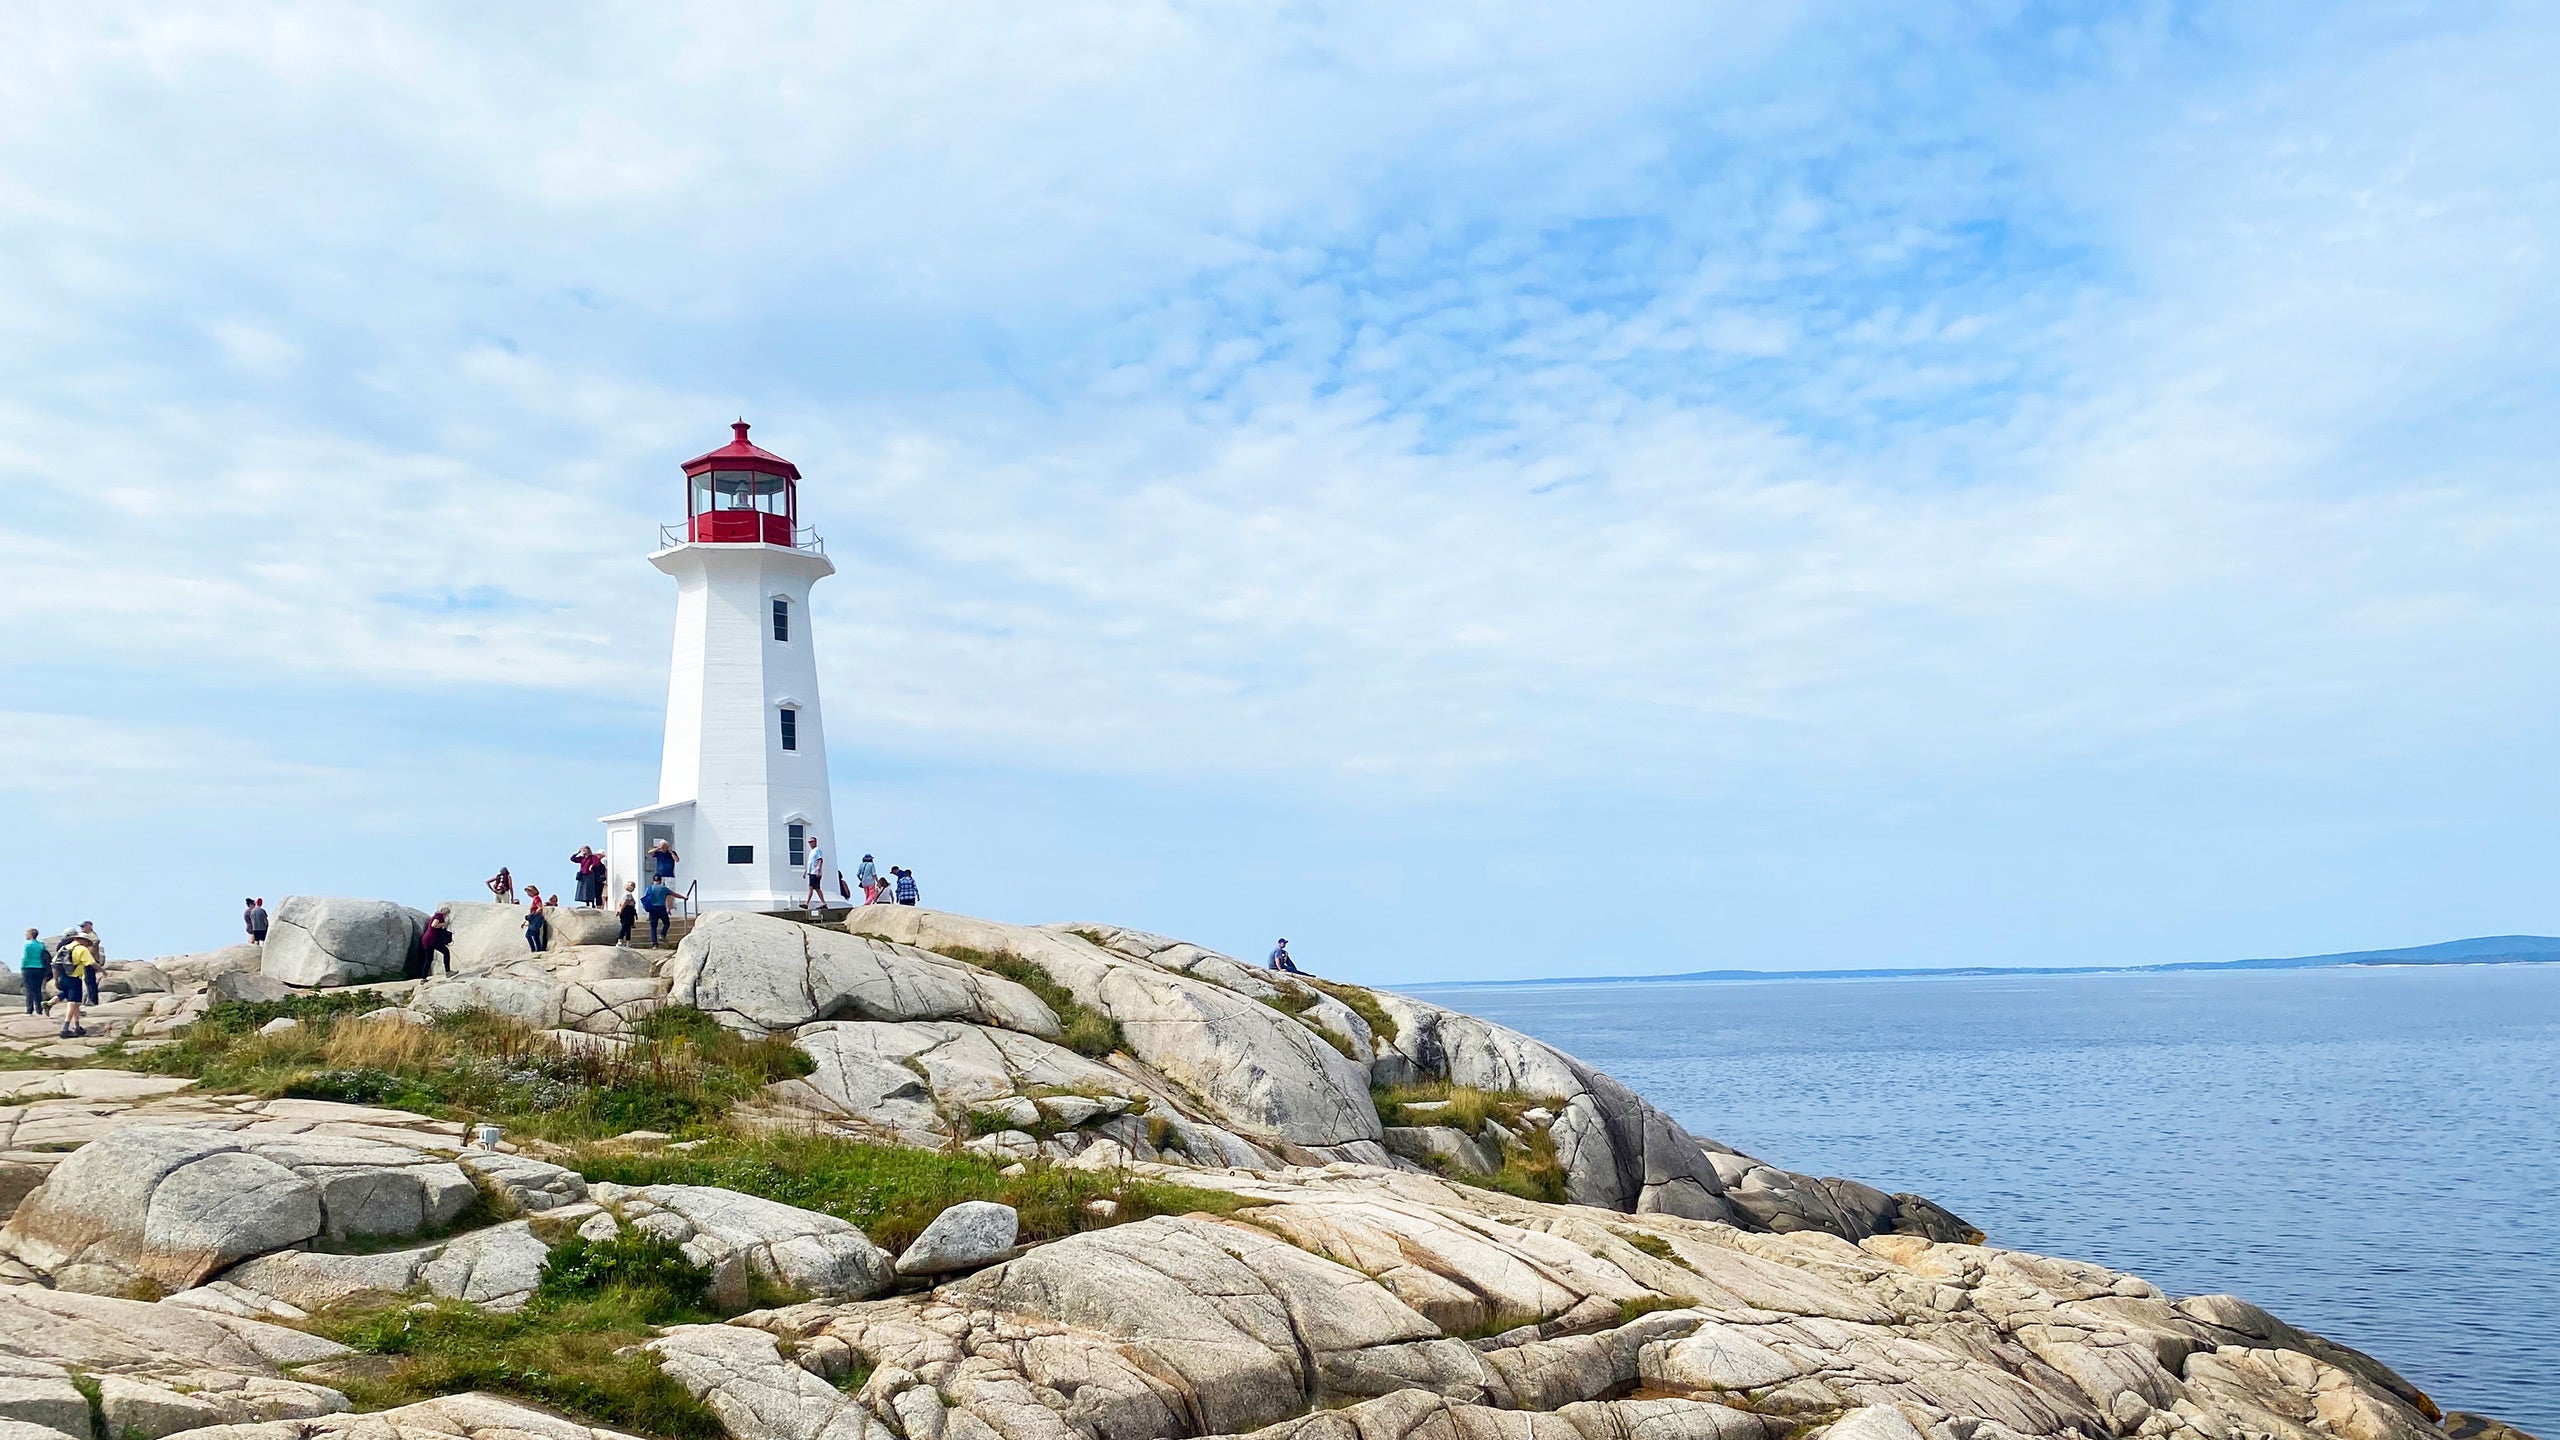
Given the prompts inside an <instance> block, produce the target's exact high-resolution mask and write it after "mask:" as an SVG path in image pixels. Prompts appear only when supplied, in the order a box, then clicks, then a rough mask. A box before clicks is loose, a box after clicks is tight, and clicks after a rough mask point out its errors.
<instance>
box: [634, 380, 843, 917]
mask: <svg viewBox="0 0 2560 1440" xmlns="http://www.w3.org/2000/svg"><path fill="white" fill-rule="evenodd" d="M730 428H731V429H732V430H733V431H734V432H735V436H734V438H733V439H731V440H730V442H729V443H728V444H726V445H723V446H721V447H720V448H719V449H717V450H714V451H712V452H710V453H709V454H707V455H702V456H698V457H696V458H694V459H692V460H688V461H686V462H685V464H684V474H685V521H684V528H683V529H682V530H681V531H678V530H676V529H675V528H674V527H672V526H670V527H665V528H663V529H661V530H660V532H659V539H660V541H661V542H662V548H660V549H659V550H658V552H657V553H655V554H653V555H651V556H650V557H649V563H650V564H652V565H655V566H657V567H658V568H659V569H661V570H664V571H665V572H667V573H668V574H669V575H672V576H674V577H675V580H676V638H675V658H674V663H673V664H672V665H671V666H670V667H669V671H668V675H667V740H666V750H665V752H664V755H663V757H662V759H661V760H660V762H659V766H658V803H656V804H655V805H648V806H644V807H642V808H640V809H637V810H626V811H624V812H622V813H621V814H619V815H608V816H606V817H604V826H605V860H606V864H607V866H608V869H609V871H610V874H611V876H612V885H613V894H614V895H615V896H617V897H618V896H619V895H620V894H621V892H622V883H623V882H624V881H625V880H638V881H639V882H640V883H641V884H643V885H646V884H647V883H648V880H647V878H646V877H647V873H648V867H647V863H646V860H645V856H646V854H647V852H648V851H649V850H650V849H651V848H653V846H654V845H655V843H656V842H657V841H659V840H664V841H666V842H667V843H668V845H669V846H670V847H671V848H672V849H673V850H674V851H675V852H676V855H677V857H678V858H677V861H676V866H675V878H674V879H673V880H672V881H670V882H669V888H670V889H672V890H674V891H676V892H677V894H678V895H680V896H684V897H687V898H689V899H690V900H691V901H692V902H693V903H694V904H695V905H696V906H698V907H699V908H701V909H704V910H781V909H786V908H792V907H796V906H797V904H798V903H799V901H800V898H801V896H802V895H803V893H804V892H805V885H804V882H803V880H802V878H801V877H802V866H803V858H804V854H805V851H804V849H803V847H804V846H806V845H808V844H809V843H810V842H812V841H813V840H818V841H823V842H824V843H825V844H826V845H827V846H829V847H834V846H835V843H836V830H835V810H834V807H833V806H832V805H831V804H830V803H829V802H828V790H827V730H826V725H825V724H824V722H823V721H821V720H820V718H819V715H818V660H817V643H816V636H815V634H814V633H813V627H812V626H811V625H810V623H809V587H810V586H812V585H814V584H816V583H817V582H818V580H819V579H820V578H821V577H822V576H827V575H832V574H834V573H835V571H836V567H835V566H834V565H833V564H831V563H830V562H829V561H828V559H827V557H826V554H825V551H824V550H823V548H822V547H821V546H820V544H819V541H818V537H817V536H816V534H814V533H813V532H812V531H811V530H810V529H809V528H808V527H806V526H803V525H802V524H801V523H800V467H799V466H797V465H794V464H792V463H791V462H790V461H788V460H785V459H783V458H782V457H781V456H779V455H776V454H774V453H773V452H771V451H769V450H765V449H762V448H760V447H758V446H756V445H752V444H749V443H748V441H747V422H745V421H744V420H741V421H739V422H738V423H737V424H736V425H734V426H732V427H730ZM835 858H836V857H835V855H833V854H830V855H829V857H828V867H827V868H828V871H829V872H830V874H831V875H832V873H833V871H834V870H835V869H836V868H837V867H836V865H835V863H834V861H835Z"/></svg>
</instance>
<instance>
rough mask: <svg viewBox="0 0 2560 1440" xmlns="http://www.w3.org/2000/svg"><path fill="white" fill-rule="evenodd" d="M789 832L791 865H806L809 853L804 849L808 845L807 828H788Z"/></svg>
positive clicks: (804, 826)
mask: <svg viewBox="0 0 2560 1440" xmlns="http://www.w3.org/2000/svg"><path fill="white" fill-rule="evenodd" d="M790 832H791V863H792V864H793V865H795V866H796V865H806V864H808V863H809V853H808V850H807V848H806V847H807V845H808V843H809V827H808V826H806V825H793V826H791V827H790Z"/></svg>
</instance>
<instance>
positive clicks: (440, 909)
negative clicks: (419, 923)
mask: <svg viewBox="0 0 2560 1440" xmlns="http://www.w3.org/2000/svg"><path fill="white" fill-rule="evenodd" d="M418 952H419V953H420V954H422V955H424V956H426V959H427V973H428V974H429V975H433V974H434V973H436V960H437V958H438V957H439V956H441V957H442V958H443V960H444V973H446V974H447V975H450V974H452V973H453V908H452V907H451V906H449V905H439V906H437V907H436V913H434V914H433V915H430V916H428V917H427V928H426V929H424V930H422V931H420V932H418Z"/></svg>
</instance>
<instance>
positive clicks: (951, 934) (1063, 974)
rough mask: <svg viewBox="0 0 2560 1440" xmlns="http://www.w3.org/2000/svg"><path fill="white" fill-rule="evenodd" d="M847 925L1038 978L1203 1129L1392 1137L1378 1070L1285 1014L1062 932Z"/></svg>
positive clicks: (979, 923) (893, 922)
mask: <svg viewBox="0 0 2560 1440" xmlns="http://www.w3.org/2000/svg"><path fill="white" fill-rule="evenodd" d="M845 924H846V926H847V927H848V928H851V929H853V930H855V931H856V932H857V933H860V934H867V935H875V936H878V937H880V938H883V939H889V940H895V941H898V942H900V943H903V944H908V945H913V946H916V947H918V948H921V949H926V950H940V951H946V952H947V951H954V950H957V951H961V952H964V953H977V954H987V955H995V956H1001V957H1003V958H1005V959H1008V960H1012V961H1015V962H1018V963H1021V964H1027V965H1031V966H1033V967H1036V968H1037V969H1038V970H1040V971H1041V972H1042V973H1043V974H1045V975H1047V976H1048V977H1049V979H1050V980H1051V981H1053V982H1054V983H1056V984H1058V985H1060V986H1062V987H1063V988H1065V989H1066V990H1067V991H1068V992H1069V993H1070V994H1072V995H1073V996H1074V997H1075V999H1076V1002H1077V1003H1078V1004H1081V1005H1084V1006H1087V1007H1089V1008H1091V1009H1093V1010H1097V1011H1100V1012H1101V1013H1102V1014H1104V1015H1106V1016H1108V1017H1110V1019H1111V1020H1112V1021H1113V1022H1114V1023H1116V1024H1117V1025H1118V1026H1119V1027H1120V1033H1121V1035H1122V1036H1123V1037H1124V1039H1125V1040H1126V1043H1127V1046H1128V1051H1129V1054H1130V1055H1131V1056H1132V1057H1134V1058H1135V1059H1136V1060H1138V1061H1139V1062H1140V1063H1142V1064H1144V1065H1146V1066H1147V1067H1149V1068H1150V1069H1152V1070H1154V1071H1155V1072H1157V1073H1159V1074H1161V1075H1163V1076H1164V1077H1165V1078H1166V1079H1167V1080H1168V1081H1169V1082H1171V1083H1172V1084H1174V1085H1175V1086H1178V1087H1179V1088H1180V1089H1181V1090H1182V1091H1183V1092H1184V1093H1185V1094H1186V1095H1187V1096H1189V1097H1190V1098H1191V1099H1192V1100H1193V1102H1194V1105H1193V1106H1192V1107H1191V1108H1192V1110H1193V1113H1194V1114H1195V1115H1196V1116H1198V1118H1202V1119H1206V1120H1208V1121H1210V1122H1212V1123H1214V1124H1217V1125H1221V1126H1224V1127H1227V1128H1229V1129H1232V1130H1235V1131H1237V1132H1239V1133H1241V1134H1243V1135H1245V1136H1246V1137H1248V1138H1250V1139H1256V1140H1261V1139H1266V1138H1267V1139H1269V1140H1273V1141H1280V1142H1286V1143H1288V1144H1292V1145H1298V1146H1306V1147H1330V1146H1345V1145H1352V1144H1360V1143H1366V1144H1368V1145H1369V1146H1370V1147H1371V1148H1372V1149H1375V1145H1376V1142H1377V1140H1378V1136H1379V1130H1380V1128H1381V1127H1380V1126H1379V1124H1378V1112H1377V1109H1376V1107H1375V1106H1373V1105H1372V1104H1371V1103H1370V1100H1369V1073H1368V1067H1367V1066H1366V1065H1364V1064H1361V1063H1359V1062H1357V1061H1354V1060H1352V1059H1351V1058H1350V1057H1348V1056H1346V1055H1344V1054H1343V1053H1342V1052H1341V1051H1339V1050H1337V1049H1335V1048H1334V1047H1333V1045H1332V1044H1331V1043H1329V1042H1328V1041H1326V1040H1325V1039H1323V1038H1322V1037H1321V1036H1320V1035H1319V1034H1317V1032H1315V1031H1314V1030H1312V1029H1310V1028H1309V1027H1308V1026H1306V1025H1303V1024H1300V1023H1299V1022H1298V1021H1297V1020H1296V1019H1295V1018H1293V1017H1291V1016H1290V1015H1288V1014H1287V1013H1285V1012H1283V1011H1281V1010H1278V1009H1275V1008H1273V1007H1271V1006H1268V1005H1264V1004H1261V1003H1259V1002H1258V1001H1256V1000H1253V999H1250V998H1247V997H1246V996H1245V995H1243V994H1240V993H1238V992H1236V991H1233V990H1229V989H1226V988H1224V987H1223V986H1220V985H1217V984H1214V983H1212V982H1210V981H1207V980H1202V979H1197V978H1194V977H1192V976H1189V975H1185V974H1181V973H1178V972H1176V971H1172V970H1168V969H1165V968H1163V967H1160V966H1157V965H1153V964H1149V963H1147V962H1145V961H1139V960H1132V959H1129V958H1128V957H1126V956H1122V955H1118V954H1114V953H1113V952H1111V951H1109V950H1105V949H1103V948H1102V947H1101V946H1098V945H1096V944H1094V943H1092V942H1091V941H1089V940H1086V939H1084V938H1082V937H1081V936H1077V935H1071V934H1064V933H1061V932H1057V931H1051V930H1042V929H1036V928H1033V927H1029V926H1021V925H999V924H996V923H994V922H992V921H986V920H973V919H970V918H968V917H966V916H960V915H951V914H947V913H945V912H942V911H938V910H924V909H919V908H916V907H914V906H906V905H868V906H860V907H857V908H856V909H854V910H853V911H852V912H851V914H849V915H848V916H847V917H846V919H845ZM1377 1153H1378V1154H1379V1155H1380V1157H1381V1158H1383V1154H1384V1152H1383V1151H1379V1152H1377Z"/></svg>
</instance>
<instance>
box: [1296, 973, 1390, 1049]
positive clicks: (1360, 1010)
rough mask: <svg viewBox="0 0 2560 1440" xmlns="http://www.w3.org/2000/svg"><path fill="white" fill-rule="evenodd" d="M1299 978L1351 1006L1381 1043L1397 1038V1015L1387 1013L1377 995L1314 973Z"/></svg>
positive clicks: (1352, 1010) (1353, 1012) (1353, 1011)
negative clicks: (1320, 978)
mask: <svg viewBox="0 0 2560 1440" xmlns="http://www.w3.org/2000/svg"><path fill="white" fill-rule="evenodd" d="M1299 978H1300V979H1303V980H1305V981H1306V982H1307V983H1308V984H1310V985H1313V986H1314V987H1316V988H1317V989H1319V990H1321V991H1323V992H1324V993H1326V994H1327V995H1330V996H1332V997H1333V998H1334V999H1336V1000H1339V1001H1341V1002H1342V1003H1343V1004H1345V1005H1348V1006H1350V1007H1351V1013H1352V1014H1354V1015H1357V1016H1359V1017H1360V1018H1361V1019H1363V1020H1366V1021H1368V1022H1369V1033H1370V1034H1372V1035H1375V1036H1377V1037H1378V1040H1379V1042H1380V1043H1381V1044H1383V1043H1385V1042H1386V1041H1389V1040H1393V1039H1394V1038H1396V1017H1394V1016H1393V1015H1390V1014H1388V1013H1387V1007H1386V1006H1384V1005H1381V1004H1379V1003H1378V997H1377V996H1375V995H1373V994H1371V993H1369V992H1368V991H1367V990H1364V989H1362V988H1360V987H1359V986H1357V985H1345V984H1343V983H1342V982H1341V981H1339V980H1318V979H1317V978H1315V977H1314V976H1312V975H1304V976H1300V977H1299Z"/></svg>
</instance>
